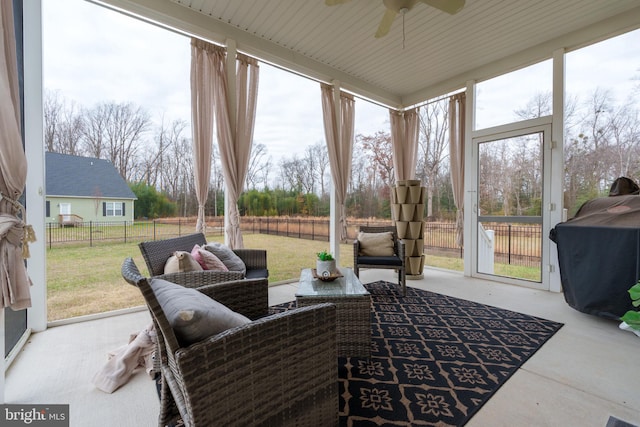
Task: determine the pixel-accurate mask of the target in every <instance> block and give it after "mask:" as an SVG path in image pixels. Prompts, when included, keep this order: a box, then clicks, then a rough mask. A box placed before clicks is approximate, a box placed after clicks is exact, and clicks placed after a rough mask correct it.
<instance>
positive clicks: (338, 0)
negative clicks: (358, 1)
mask: <svg viewBox="0 0 640 427" xmlns="http://www.w3.org/2000/svg"><path fill="white" fill-rule="evenodd" d="M347 2H349V0H324V4H326V5H327V6H335V5H337V4H344V3H347Z"/></svg>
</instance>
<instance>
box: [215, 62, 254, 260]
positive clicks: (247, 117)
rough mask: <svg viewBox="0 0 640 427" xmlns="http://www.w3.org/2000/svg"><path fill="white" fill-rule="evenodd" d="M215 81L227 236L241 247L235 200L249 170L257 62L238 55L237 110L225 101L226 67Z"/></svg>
mask: <svg viewBox="0 0 640 427" xmlns="http://www.w3.org/2000/svg"><path fill="white" fill-rule="evenodd" d="M218 72H219V73H220V75H219V78H218V79H217V80H216V83H217V84H216V88H215V94H216V107H215V108H216V124H217V135H218V146H219V147H220V159H221V162H222V171H223V174H224V179H225V182H226V188H227V192H228V194H227V201H228V202H229V206H228V208H227V214H228V215H229V225H228V227H227V230H226V232H227V236H228V238H229V246H230V247H231V248H232V249H239V248H244V242H243V240H242V232H241V230H240V213H239V211H238V198H239V197H240V194H241V193H242V190H243V188H244V181H245V178H246V176H247V168H248V167H249V157H250V155H251V144H252V142H253V128H254V123H255V117H256V103H257V99H258V74H259V66H258V61H257V60H255V59H254V58H250V57H248V56H246V55H242V54H238V55H237V65H236V101H237V108H236V111H234V112H231V111H229V104H228V102H227V100H228V97H227V93H228V92H227V90H228V89H227V88H228V86H227V78H226V71H225V67H220V68H219V70H218ZM232 113H233V114H235V120H234V122H235V129H234V128H232V126H231V122H232V121H231V116H230V114H232Z"/></svg>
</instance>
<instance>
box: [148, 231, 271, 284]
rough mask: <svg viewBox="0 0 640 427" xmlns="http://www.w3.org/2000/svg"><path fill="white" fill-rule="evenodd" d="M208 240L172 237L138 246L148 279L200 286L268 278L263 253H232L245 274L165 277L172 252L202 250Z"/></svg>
mask: <svg viewBox="0 0 640 427" xmlns="http://www.w3.org/2000/svg"><path fill="white" fill-rule="evenodd" d="M206 244H207V240H206V238H205V236H204V234H202V233H194V234H189V235H186V236H180V237H173V238H170V239H163V240H151V241H147V242H141V243H139V244H138V247H139V248H140V252H142V256H143V258H144V261H145V263H146V264H147V269H148V270H149V275H150V276H151V277H161V278H163V279H165V280H169V281H170V282H175V283H179V284H181V285H190V286H192V287H193V286H195V287H197V286H201V285H205V284H210V283H216V282H225V281H228V280H238V279H245V278H246V279H256V278H262V277H269V270H268V269H267V251H266V250H263V249H234V250H233V252H234V253H235V254H236V255H238V257H240V259H242V261H243V262H244V264H245V266H246V267H247V271H246V273H245V274H242V272H240V271H210V270H204V271H196V272H184V273H171V274H164V266H165V263H166V262H167V259H169V257H170V256H171V255H172V254H173V253H174V252H175V251H186V252H191V249H193V246H194V245H200V246H204V245H206Z"/></svg>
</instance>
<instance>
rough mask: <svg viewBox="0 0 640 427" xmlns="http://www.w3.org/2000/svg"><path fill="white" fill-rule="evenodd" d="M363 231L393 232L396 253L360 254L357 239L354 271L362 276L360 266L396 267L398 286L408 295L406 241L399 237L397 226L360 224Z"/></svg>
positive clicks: (354, 243) (354, 253) (354, 249)
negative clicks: (389, 254)
mask: <svg viewBox="0 0 640 427" xmlns="http://www.w3.org/2000/svg"><path fill="white" fill-rule="evenodd" d="M360 231H361V232H363V233H386V232H389V231H390V232H392V233H393V241H394V249H393V250H394V255H393V256H363V255H361V254H360V242H358V239H356V240H355V241H354V242H353V272H354V273H355V274H356V276H358V277H360V268H385V269H394V270H396V271H397V272H398V286H400V289H401V290H402V296H407V283H406V277H407V276H406V271H407V270H406V262H407V261H406V257H405V250H404V242H403V241H402V239H398V233H397V231H396V227H395V226H390V227H389V226H382V227H375V226H364V225H362V226H360Z"/></svg>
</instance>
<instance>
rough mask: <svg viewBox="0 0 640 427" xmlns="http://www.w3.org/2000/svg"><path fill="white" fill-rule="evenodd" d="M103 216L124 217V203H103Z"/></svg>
mask: <svg viewBox="0 0 640 427" xmlns="http://www.w3.org/2000/svg"><path fill="white" fill-rule="evenodd" d="M103 214H104V216H124V203H122V202H104V205H103Z"/></svg>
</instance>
